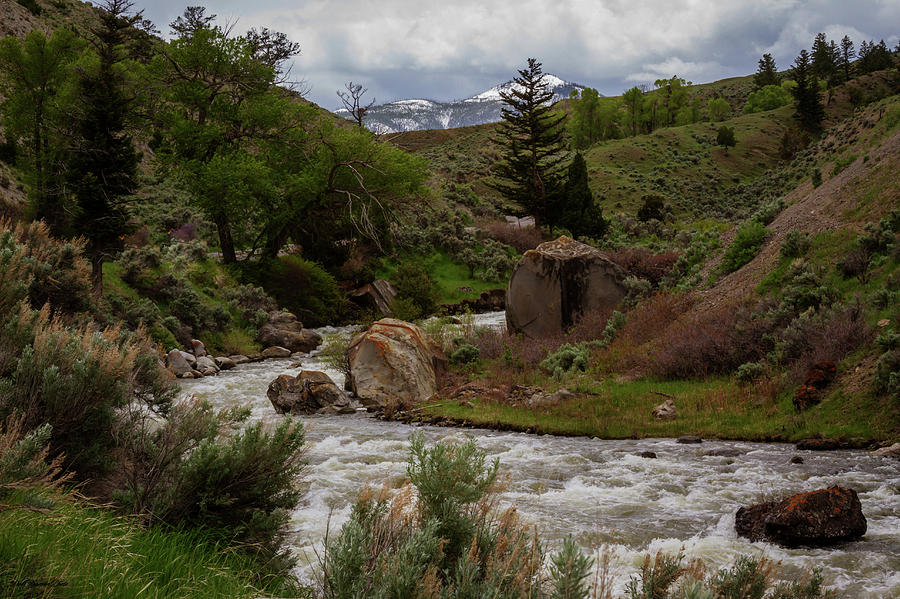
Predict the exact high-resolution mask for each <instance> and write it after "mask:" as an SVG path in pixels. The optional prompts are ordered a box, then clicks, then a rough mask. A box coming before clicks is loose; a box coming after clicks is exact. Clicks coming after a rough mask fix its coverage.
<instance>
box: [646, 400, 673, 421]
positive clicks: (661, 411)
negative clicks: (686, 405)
mask: <svg viewBox="0 0 900 599" xmlns="http://www.w3.org/2000/svg"><path fill="white" fill-rule="evenodd" d="M650 413H651V414H652V415H653V417H654V418H656V419H657V420H675V418H677V417H678V411H677V410H676V409H675V402H674V401H672V400H671V399H667V400H666V401H664V402H663V403H661V404H659V405H658V406H656V407H655V408H653V410H652V411H651V412H650Z"/></svg>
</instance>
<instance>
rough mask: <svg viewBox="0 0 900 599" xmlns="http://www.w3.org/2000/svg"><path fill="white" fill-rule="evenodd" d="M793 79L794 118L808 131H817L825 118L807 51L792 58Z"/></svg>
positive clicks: (817, 83)
mask: <svg viewBox="0 0 900 599" xmlns="http://www.w3.org/2000/svg"><path fill="white" fill-rule="evenodd" d="M794 81H795V82H796V83H797V86H796V87H795V88H794V89H793V90H792V92H791V93H793V94H794V100H795V102H796V103H797V114H796V116H795V118H796V119H797V120H798V121H800V124H801V125H802V126H803V127H804V128H805V129H806V130H808V131H818V129H819V128H820V127H821V125H822V119H824V118H825V109H824V108H822V103H821V102H820V101H819V82H818V80H817V79H816V77H815V75H814V74H813V73H812V66H811V64H810V57H809V52H807V51H806V50H801V51H800V54H799V56H797V58H796V59H795V60H794Z"/></svg>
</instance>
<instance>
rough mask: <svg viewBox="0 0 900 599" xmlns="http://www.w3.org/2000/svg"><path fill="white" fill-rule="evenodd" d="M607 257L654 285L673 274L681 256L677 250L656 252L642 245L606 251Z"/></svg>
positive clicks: (626, 270) (631, 273)
mask: <svg viewBox="0 0 900 599" xmlns="http://www.w3.org/2000/svg"><path fill="white" fill-rule="evenodd" d="M606 256H607V258H609V259H610V260H612V261H613V262H615V263H616V264H618V265H619V266H621V267H622V268H623V269H624V270H625V272H627V273H628V274H630V275H634V276H635V277H637V278H640V279H646V280H647V281H649V282H650V283H651V284H652V285H653V286H654V287H656V286H658V285H659V284H660V283H661V282H662V280H663V279H665V278H667V277H669V276H671V273H672V269H673V268H675V266H676V264H678V262H679V260H680V259H681V256H679V255H678V254H677V253H675V252H665V253H661V254H654V253H653V252H651V251H650V250H648V249H646V248H642V247H632V248H622V249H619V250H615V251H612V252H607V253H606Z"/></svg>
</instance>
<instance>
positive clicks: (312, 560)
mask: <svg viewBox="0 0 900 599" xmlns="http://www.w3.org/2000/svg"><path fill="white" fill-rule="evenodd" d="M478 320H479V323H478V324H490V325H493V326H502V325H503V322H504V319H503V313H502V312H500V313H494V314H491V315H487V316H484V315H478ZM321 332H322V333H323V334H326V335H327V334H343V335H347V334H349V329H342V328H329V329H325V330H322V331H321ZM297 360H298V358H290V359H284V360H270V361H266V362H261V363H257V364H247V365H243V366H239V367H238V368H236V369H234V370H231V371H228V372H224V373H222V374H220V375H219V376H215V377H207V378H204V379H199V380H194V381H185V382H184V383H182V387H183V391H184V393H185V394H194V395H196V396H198V397H201V398H204V399H208V400H209V401H211V402H212V403H213V404H215V405H217V406H220V407H224V406H227V405H236V404H249V405H250V406H251V407H252V414H253V415H252V417H253V418H254V419H259V420H263V421H272V422H274V421H276V420H277V419H278V418H279V416H277V415H276V414H275V412H274V410H273V409H272V407H271V405H270V404H269V401H268V400H267V399H266V388H267V386H268V384H269V382H270V381H271V380H273V379H274V378H275V377H276V376H277V375H279V374H283V373H293V374H296V373H297V372H298V370H297V369H291V368H290V366H291V365H292V364H293V363H295V362H296V361H297ZM299 361H300V362H301V364H302V367H303V368H307V369H310V368H312V369H320V370H322V369H324V370H325V371H326V372H327V373H328V374H329V375H330V376H332V378H333V379H335V382H336V383H338V384H339V385H340V384H342V383H343V377H342V376H341V375H340V373H338V372H335V371H332V370H330V369H328V368H327V365H325V364H324V363H323V362H321V361H320V360H319V359H318V358H317V357H316V355H315V354H313V355H312V356H306V357H304V356H300V357H299ZM303 421H304V423H305V425H306V427H307V439H308V442H309V450H308V458H309V462H310V465H309V467H308V468H307V469H306V472H305V474H304V485H305V488H306V494H305V496H304V499H303V500H302V502H301V504H300V505H299V506H298V507H297V509H296V510H295V511H294V513H293V517H292V520H291V525H292V528H293V533H292V536H291V539H292V542H293V543H294V547H295V550H296V551H297V553H298V555H299V557H300V563H301V566H300V572H299V573H300V575H301V576H303V577H304V578H309V577H311V576H313V573H314V571H315V569H316V567H317V563H318V557H317V556H318V555H321V548H322V542H323V539H324V538H325V535H326V532H327V533H328V534H330V535H332V536H333V535H335V534H338V532H339V531H340V527H341V525H342V524H343V522H345V521H346V519H347V518H348V517H349V513H350V508H351V506H352V503H353V500H354V498H355V497H356V495H357V493H358V492H359V490H360V489H361V488H362V486H363V485H365V484H373V485H381V484H382V483H384V482H387V483H388V485H389V486H391V487H396V486H398V485H399V484H401V483H402V481H403V480H404V477H405V472H406V459H407V447H408V445H407V441H408V438H409V436H410V435H411V434H412V433H413V432H414V431H415V430H420V431H422V432H423V433H424V434H425V435H426V438H427V439H428V441H430V442H434V441H437V440H439V439H443V438H454V439H463V438H472V439H474V440H475V441H476V443H477V444H478V445H479V447H481V448H482V449H483V450H484V451H486V452H487V453H488V454H489V455H490V456H491V457H496V458H497V459H499V460H500V465H501V469H502V470H503V471H504V472H506V473H507V474H508V476H509V485H508V487H507V488H506V490H505V491H504V492H503V495H502V501H503V502H504V503H505V504H506V505H513V504H514V505H516V506H517V507H518V510H519V513H520V514H521V515H522V516H523V517H524V518H525V519H526V520H527V521H529V522H532V523H534V524H536V525H537V526H538V528H539V531H540V534H541V536H542V538H543V539H544V544H545V546H546V547H547V548H548V549H551V550H552V549H553V548H555V547H556V546H558V544H559V542H560V541H561V540H562V539H563V538H565V537H566V536H567V535H569V534H571V535H574V537H575V539H576V540H577V541H578V543H579V544H580V545H582V546H583V547H584V548H585V550H587V551H594V550H595V549H596V548H598V547H600V546H602V545H606V546H607V547H608V548H609V550H610V551H611V552H612V558H611V566H612V570H613V571H614V572H616V573H617V574H618V578H617V580H616V585H615V586H616V588H617V589H618V591H617V592H621V590H622V589H624V585H625V584H626V583H627V581H628V578H629V576H630V575H632V574H634V573H636V572H637V571H638V569H639V567H640V564H641V561H642V560H643V556H644V555H645V554H646V553H648V552H650V553H653V552H656V551H666V552H670V553H677V552H679V551H683V553H684V554H685V555H686V557H688V558H699V559H701V560H702V561H703V562H705V563H706V565H707V567H708V568H711V569H714V568H719V567H725V566H729V565H731V563H732V562H733V561H734V559H735V558H736V557H737V556H738V555H741V554H751V555H762V554H764V555H766V556H767V557H768V558H770V559H772V560H774V561H780V562H781V563H782V571H783V572H784V573H785V574H786V575H798V574H800V573H802V572H804V571H806V570H809V569H811V568H814V567H821V568H822V571H823V575H824V577H825V581H826V584H827V585H828V586H830V587H833V588H835V589H837V590H838V594H839V596H842V597H854V598H860V599H875V598H879V599H880V598H883V597H900V574H898V572H900V510H898V506H900V461H897V460H896V459H893V460H892V459H886V458H883V457H875V456H870V455H868V454H866V453H865V452H861V451H832V452H804V460H805V462H804V463H803V464H789V463H788V462H789V459H790V457H791V456H792V455H793V454H794V453H795V450H794V448H793V446H790V445H783V444H756V443H743V442H724V441H706V442H704V443H702V444H699V445H679V444H677V443H675V441H674V440H672V439H643V440H626V441H601V440H596V439H588V438H559V437H552V436H536V435H526V434H521V433H500V432H493V431H484V430H466V431H462V430H457V429H442V428H436V427H420V428H414V427H411V426H407V425H403V424H399V423H391V422H381V421H378V420H373V419H371V418H369V417H368V416H366V415H365V414H357V415H350V416H333V417H324V416H310V417H306V418H303ZM723 448H733V449H738V450H740V451H741V452H743V453H742V454H741V455H738V456H735V457H715V456H708V455H705V454H706V453H707V452H709V451H710V450H715V449H723ZM641 451H654V452H656V454H657V455H658V456H659V458H658V459H645V458H640V457H638V456H637V455H636V454H638V453H640V452H641ZM835 484H840V485H843V486H848V487H851V488H853V489H855V490H856V491H857V492H858V493H859V498H860V501H861V502H862V507H863V512H864V514H865V515H866V518H867V520H868V532H867V534H866V536H865V537H864V538H863V539H862V540H860V541H857V542H855V543H849V544H846V545H842V546H838V547H834V548H829V549H809V548H797V549H785V548H781V547H777V546H774V545H769V544H765V543H749V542H748V541H746V540H745V539H740V538H738V537H737V536H736V534H735V533H734V528H733V527H734V512H735V511H736V510H737V509H738V507H740V506H742V505H746V504H749V503H754V502H757V501H760V500H762V499H767V498H771V497H776V496H781V495H785V494H788V493H793V492H797V491H804V490H812V489H816V488H820V487H825V486H829V485H835Z"/></svg>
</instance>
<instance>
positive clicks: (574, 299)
mask: <svg viewBox="0 0 900 599" xmlns="http://www.w3.org/2000/svg"><path fill="white" fill-rule="evenodd" d="M624 279H625V271H624V270H622V268H621V267H620V266H618V265H617V264H614V263H613V262H612V261H610V260H609V259H608V258H607V257H606V256H605V255H604V254H603V253H602V252H601V251H600V250H598V249H596V248H594V247H591V246H589V245H586V244H584V243H581V242H578V241H575V240H573V239H570V238H569V237H560V238H559V239H556V240H555V241H548V242H545V243H542V244H541V245H539V246H537V248H535V249H533V250H528V251H527V252H525V255H524V256H522V258H521V259H520V260H519V263H518V264H517V265H516V269H515V271H514V272H513V275H512V277H511V278H510V280H509V286H508V287H507V291H506V326H507V329H508V330H509V332H510V333H513V334H515V333H523V334H524V335H526V336H527V337H532V338H537V337H545V336H547V335H552V334H556V333H559V332H560V331H562V330H564V329H565V328H567V327H569V326H571V325H572V324H574V323H575V322H576V321H577V319H578V318H579V317H580V316H581V315H583V314H585V313H588V312H591V311H595V310H609V309H612V308H614V307H615V306H617V305H618V304H619V302H620V301H621V300H622V298H624V297H625V293H626V290H625V287H624V286H623V284H622V281H623V280H624Z"/></svg>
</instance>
